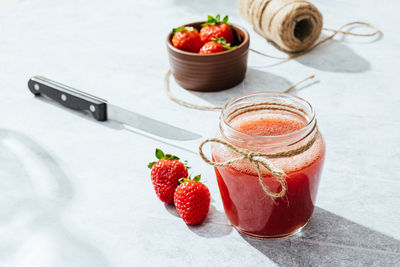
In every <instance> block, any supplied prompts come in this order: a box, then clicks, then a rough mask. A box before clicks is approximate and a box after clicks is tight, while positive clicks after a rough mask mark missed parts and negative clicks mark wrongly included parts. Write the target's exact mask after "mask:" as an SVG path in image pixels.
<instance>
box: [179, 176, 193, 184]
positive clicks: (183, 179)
mask: <svg viewBox="0 0 400 267" xmlns="http://www.w3.org/2000/svg"><path fill="white" fill-rule="evenodd" d="M188 181H191V180H190V177H189V178H181V179H179V180H178V184H183V183H185V182H188Z"/></svg>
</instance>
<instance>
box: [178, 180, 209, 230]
mask: <svg viewBox="0 0 400 267" xmlns="http://www.w3.org/2000/svg"><path fill="white" fill-rule="evenodd" d="M179 182H180V183H181V184H180V185H179V186H178V187H177V188H176V190H175V194H174V204H175V207H176V209H177V210H178V213H179V215H181V217H182V219H183V220H184V221H185V223H187V224H190V225H196V224H199V223H201V222H202V221H203V220H204V219H205V218H206V216H207V213H208V210H209V208H210V191H209V190H208V188H207V186H205V185H204V184H202V183H200V175H198V176H196V177H194V178H193V180H191V179H190V178H183V179H180V180H179Z"/></svg>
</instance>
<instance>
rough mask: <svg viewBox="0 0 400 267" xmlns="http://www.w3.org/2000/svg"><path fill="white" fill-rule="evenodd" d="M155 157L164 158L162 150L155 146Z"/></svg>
mask: <svg viewBox="0 0 400 267" xmlns="http://www.w3.org/2000/svg"><path fill="white" fill-rule="evenodd" d="M156 158H158V159H163V158H165V155H164V152H163V151H162V150H161V149H158V148H156Z"/></svg>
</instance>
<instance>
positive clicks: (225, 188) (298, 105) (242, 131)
mask: <svg viewBox="0 0 400 267" xmlns="http://www.w3.org/2000/svg"><path fill="white" fill-rule="evenodd" d="M217 138H218V139H221V140H223V141H225V142H226V143H228V144H230V145H233V146H235V147H237V148H239V149H242V150H243V151H248V152H253V153H268V154H269V155H271V154H275V155H277V153H280V155H282V156H279V155H278V156H277V157H272V158H271V157H265V158H266V159H268V160H269V162H270V163H271V164H272V165H273V166H274V167H275V168H277V169H280V170H281V171H283V172H284V173H285V176H284V177H283V184H282V183H280V182H279V181H278V179H277V178H276V176H274V175H272V174H271V172H270V171H268V170H267V169H266V168H265V167H262V166H261V165H260V166H261V167H260V168H259V171H260V177H259V175H258V172H257V167H256V164H254V161H252V160H251V159H250V158H245V159H242V160H239V161H236V162H233V163H229V164H228V165H225V166H219V167H215V173H216V176H217V181H218V186H219V190H220V194H221V198H222V201H223V205H224V209H225V213H226V215H227V217H228V219H229V220H230V222H231V224H232V225H233V226H234V227H235V228H236V229H237V230H238V231H239V232H241V233H243V234H245V235H248V236H253V237H259V238H277V237H284V236H289V235H292V234H294V233H296V232H298V231H300V230H301V229H302V228H303V227H304V226H305V225H306V224H307V222H308V221H309V219H310V217H311V215H312V213H313V210H314V203H315V199H316V196H317V190H318V184H319V179H320V174H321V170H322V166H323V162H324V157H325V143H324V141H323V138H322V136H321V134H320V133H319V131H318V127H317V121H316V119H315V113H314V109H313V108H312V106H311V105H310V104H309V103H308V102H307V101H305V100H304V99H301V98H299V97H297V96H294V95H291V94H285V93H276V92H261V93H254V94H248V95H244V96H240V97H237V98H235V99H233V100H232V101H230V102H229V103H227V104H226V105H225V107H224V109H223V110H222V113H221V117H220V124H219V131H218V133H217ZM211 149H212V158H213V161H214V162H219V163H221V162H225V161H228V160H232V159H235V158H238V157H240V156H243V155H246V154H245V153H243V154H240V153H238V152H234V151H233V150H232V149H231V148H229V147H228V146H227V145H226V144H221V143H213V144H212V147H211ZM281 152H287V153H286V155H285V153H283V154H282V153H281ZM261 177H262V181H261V182H264V185H265V186H266V187H267V188H268V190H270V191H271V192H272V193H276V194H278V193H279V192H282V193H284V194H283V196H280V197H274V196H271V194H268V193H267V192H266V190H264V189H263V187H262V185H261V183H260V180H259V179H261ZM282 190H284V191H282Z"/></svg>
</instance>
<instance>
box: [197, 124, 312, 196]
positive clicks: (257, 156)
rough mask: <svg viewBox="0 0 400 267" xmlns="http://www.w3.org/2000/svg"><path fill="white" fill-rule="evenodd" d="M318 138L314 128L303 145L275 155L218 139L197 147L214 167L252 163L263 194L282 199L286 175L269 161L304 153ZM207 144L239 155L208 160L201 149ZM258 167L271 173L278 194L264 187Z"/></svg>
mask: <svg viewBox="0 0 400 267" xmlns="http://www.w3.org/2000/svg"><path fill="white" fill-rule="evenodd" d="M317 136H318V129H317V128H316V130H315V134H314V136H313V137H312V138H311V139H310V140H309V141H308V142H307V143H306V144H304V145H302V146H300V147H298V148H296V149H292V150H288V151H284V152H277V153H262V152H255V151H250V150H248V149H245V148H239V147H237V146H234V145H232V144H231V143H228V142H227V141H225V140H222V139H220V138H209V139H206V140H204V141H203V142H202V143H201V144H200V146H199V154H200V156H201V158H202V159H203V160H204V161H205V162H206V163H207V164H209V165H211V166H214V167H223V166H229V165H232V164H233V163H235V162H239V161H242V160H247V161H249V162H250V163H253V164H254V166H255V167H256V170H257V175H258V181H259V183H260V185H261V187H262V189H263V190H264V192H265V193H266V194H267V195H269V196H271V197H273V198H278V197H282V196H284V195H285V193H286V191H287V185H286V180H285V178H286V174H285V172H284V171H283V170H282V169H279V168H277V167H275V166H274V164H273V163H272V162H271V160H270V159H273V158H287V157H292V156H295V155H298V154H301V153H303V152H305V151H307V150H308V149H309V148H310V147H311V146H312V145H313V144H314V143H315V140H316V139H317ZM207 143H219V144H221V145H224V146H225V147H227V148H228V149H230V150H231V151H232V152H234V153H236V154H239V156H238V157H236V158H233V159H230V160H227V161H223V162H217V161H213V160H210V159H209V158H208V157H207V156H206V155H205V154H204V152H203V147H204V145H205V144H207ZM260 165H261V166H263V167H264V168H265V169H266V170H267V171H268V172H269V173H271V174H272V175H273V176H274V177H275V179H276V180H277V181H278V182H279V183H280V185H281V190H280V191H279V192H273V191H271V190H270V189H269V188H268V186H266V185H265V183H264V179H263V176H262V173H261V169H260Z"/></svg>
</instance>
